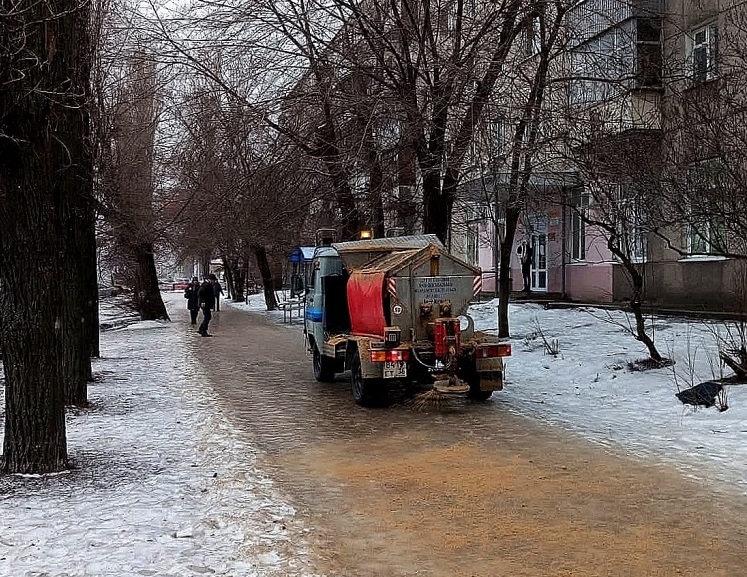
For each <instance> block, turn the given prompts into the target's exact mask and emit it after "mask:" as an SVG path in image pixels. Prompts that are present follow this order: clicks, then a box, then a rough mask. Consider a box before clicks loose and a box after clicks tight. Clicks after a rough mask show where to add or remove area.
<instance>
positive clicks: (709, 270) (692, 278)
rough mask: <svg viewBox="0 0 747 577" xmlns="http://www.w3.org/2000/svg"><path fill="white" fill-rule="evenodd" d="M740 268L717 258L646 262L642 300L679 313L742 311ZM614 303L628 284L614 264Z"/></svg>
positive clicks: (625, 295)
mask: <svg viewBox="0 0 747 577" xmlns="http://www.w3.org/2000/svg"><path fill="white" fill-rule="evenodd" d="M743 267H744V265H742V264H740V263H738V262H736V261H734V260H731V259H721V258H716V257H714V258H685V259H681V260H678V261H670V262H650V263H647V264H646V265H645V266H644V276H645V279H646V281H645V282H646V296H645V301H646V302H647V303H649V304H652V305H658V306H666V307H672V308H681V309H683V310H711V311H741V310H743V309H744V308H745V307H744V304H743V298H740V296H739V295H740V293H741V294H744V291H745V285H744V280H745V276H744V272H743V270H744V268H743ZM614 293H615V300H616V301H620V300H624V299H626V298H628V297H629V295H630V284H629V281H628V280H627V276H626V275H625V271H624V270H623V268H622V267H621V266H620V265H615V272H614Z"/></svg>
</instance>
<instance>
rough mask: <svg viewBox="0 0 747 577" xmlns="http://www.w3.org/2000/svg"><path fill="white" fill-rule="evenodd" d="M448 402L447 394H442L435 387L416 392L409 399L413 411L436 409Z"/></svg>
mask: <svg viewBox="0 0 747 577" xmlns="http://www.w3.org/2000/svg"><path fill="white" fill-rule="evenodd" d="M448 402H449V395H444V394H443V393H440V392H439V391H438V390H436V389H429V390H427V391H425V392H423V393H418V394H417V395H415V396H414V397H413V398H412V399H410V401H409V403H408V404H409V405H410V407H411V408H412V409H413V410H415V411H427V410H429V409H431V410H432V409H435V410H438V409H440V408H442V407H443V406H444V405H446V404H447V403H448Z"/></svg>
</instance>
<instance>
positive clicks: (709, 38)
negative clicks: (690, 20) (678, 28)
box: [686, 22, 718, 83]
mask: <svg viewBox="0 0 747 577" xmlns="http://www.w3.org/2000/svg"><path fill="white" fill-rule="evenodd" d="M717 41H718V26H717V24H716V23H715V22H711V23H710V24H706V25H705V26H702V27H700V28H697V29H695V30H693V31H692V33H691V34H689V35H688V37H687V42H686V46H687V60H688V68H689V71H690V76H691V77H692V79H693V82H695V83H700V82H705V81H707V80H712V79H713V78H716V76H718V60H717V57H718V50H717V48H718V44H717Z"/></svg>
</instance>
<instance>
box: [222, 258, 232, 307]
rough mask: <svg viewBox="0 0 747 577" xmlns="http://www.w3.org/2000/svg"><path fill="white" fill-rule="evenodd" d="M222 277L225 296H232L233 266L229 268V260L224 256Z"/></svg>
mask: <svg viewBox="0 0 747 577" xmlns="http://www.w3.org/2000/svg"><path fill="white" fill-rule="evenodd" d="M223 277H224V278H225V279H226V298H229V299H230V298H233V294H234V287H233V268H231V261H230V260H228V258H227V257H225V256H224V257H223Z"/></svg>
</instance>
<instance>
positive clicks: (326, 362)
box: [312, 344, 335, 383]
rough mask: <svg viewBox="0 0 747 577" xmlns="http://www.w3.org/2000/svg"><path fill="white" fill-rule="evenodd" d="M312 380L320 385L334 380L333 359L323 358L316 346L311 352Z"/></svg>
mask: <svg viewBox="0 0 747 577" xmlns="http://www.w3.org/2000/svg"><path fill="white" fill-rule="evenodd" d="M312 362H313V364H314V378H315V379H316V380H317V381H319V382H320V383H331V382H332V381H334V380H335V363H334V359H330V358H329V357H325V356H324V355H322V353H320V352H319V349H318V348H317V346H316V344H315V345H314V352H313V361H312Z"/></svg>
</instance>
